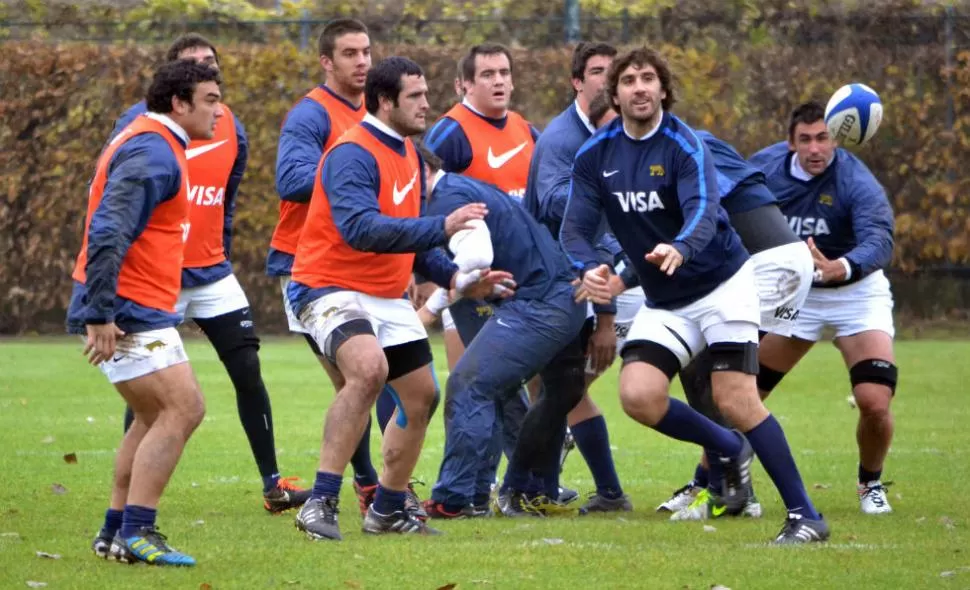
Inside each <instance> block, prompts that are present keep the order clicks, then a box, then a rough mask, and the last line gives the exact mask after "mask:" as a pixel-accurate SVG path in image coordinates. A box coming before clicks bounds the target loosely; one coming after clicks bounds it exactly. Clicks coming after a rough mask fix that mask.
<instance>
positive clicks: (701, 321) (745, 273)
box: [626, 260, 761, 368]
mask: <svg viewBox="0 0 970 590" xmlns="http://www.w3.org/2000/svg"><path fill="white" fill-rule="evenodd" d="M760 318H761V310H760V306H759V298H758V291H757V289H756V287H755V277H754V265H753V264H752V263H751V261H750V260H748V261H747V262H745V263H744V265H743V266H741V268H740V269H738V271H737V272H736V273H734V276H732V277H731V278H729V279H728V280H726V281H724V282H723V283H721V285H720V286H718V287H717V288H716V289H714V290H713V291H711V292H710V293H708V294H707V295H705V296H704V297H702V298H700V299H698V300H697V301H695V302H693V303H691V304H689V305H685V306H684V307H680V308H677V309H657V308H651V307H647V306H646V305H645V304H644V305H641V306H640V309H639V310H638V311H637V315H636V317H635V318H634V319H633V324H632V325H631V326H630V330H629V332H628V333H627V340H626V341H627V343H632V342H634V341H637V340H646V341H649V342H655V343H657V344H659V345H661V346H663V347H664V348H666V349H667V350H669V351H670V352H672V353H673V354H674V356H676V357H677V359H678V360H679V361H680V366H681V368H683V367H685V366H687V364H688V363H690V361H691V359H692V358H694V356H696V355H697V353H699V352H700V351H701V350H703V349H704V347H705V346H708V345H711V344H716V343H719V342H731V343H745V342H754V343H757V342H758V325H759V324H758V322H759V320H760Z"/></svg>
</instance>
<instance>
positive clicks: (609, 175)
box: [603, 170, 619, 178]
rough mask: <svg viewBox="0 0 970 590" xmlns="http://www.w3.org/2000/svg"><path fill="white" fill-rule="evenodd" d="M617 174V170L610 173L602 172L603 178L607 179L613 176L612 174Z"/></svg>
mask: <svg viewBox="0 0 970 590" xmlns="http://www.w3.org/2000/svg"><path fill="white" fill-rule="evenodd" d="M617 172H619V170H611V171H610V172H607V171H606V170H604V171H603V178H609V177H611V176H613V175H614V174H616V173H617Z"/></svg>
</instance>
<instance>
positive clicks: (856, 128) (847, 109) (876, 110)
mask: <svg viewBox="0 0 970 590" xmlns="http://www.w3.org/2000/svg"><path fill="white" fill-rule="evenodd" d="M881 122H882V101H880V100H879V95H878V94H877V93H876V91H875V90H873V89H872V88H869V87H868V86H866V85H865V84H846V85H845V86H843V87H842V88H839V89H838V90H836V91H835V94H833V95H832V98H830V99H829V104H828V105H827V106H826V107H825V124H826V125H828V128H829V133H830V134H831V135H832V137H833V138H834V139H835V140H836V141H838V142H839V143H840V144H842V145H848V146H858V145H865V144H866V142H868V141H869V140H870V139H872V137H873V136H874V135H875V134H876V131H877V130H878V129H879V124H880V123H881Z"/></svg>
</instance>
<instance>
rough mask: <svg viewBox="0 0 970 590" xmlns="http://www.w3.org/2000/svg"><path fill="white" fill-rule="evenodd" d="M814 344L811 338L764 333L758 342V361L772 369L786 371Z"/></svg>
mask: <svg viewBox="0 0 970 590" xmlns="http://www.w3.org/2000/svg"><path fill="white" fill-rule="evenodd" d="M813 346H815V342H814V341H813V340H802V339H801V338H789V337H786V336H779V335H777V334H765V336H764V338H762V339H761V342H760V343H759V344H758V362H759V363H760V364H761V365H762V366H764V367H767V368H769V369H771V370H773V371H778V372H780V373H787V372H789V371H791V370H792V369H794V368H795V365H797V364H798V363H799V361H801V360H802V358H803V357H804V356H805V355H806V354H808V351H809V350H811V349H812V347H813Z"/></svg>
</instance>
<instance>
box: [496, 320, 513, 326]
mask: <svg viewBox="0 0 970 590" xmlns="http://www.w3.org/2000/svg"><path fill="white" fill-rule="evenodd" d="M495 323H496V324H498V325H500V326H502V327H503V328H511V327H512V326H510V325H508V324H506V323H505V322H503V321H502V320H500V319H499V320H495Z"/></svg>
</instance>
